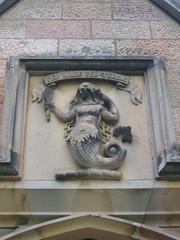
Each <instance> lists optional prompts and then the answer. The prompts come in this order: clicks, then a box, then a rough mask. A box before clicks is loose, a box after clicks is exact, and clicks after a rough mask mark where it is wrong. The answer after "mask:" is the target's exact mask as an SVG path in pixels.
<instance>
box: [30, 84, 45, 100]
mask: <svg viewBox="0 0 180 240" xmlns="http://www.w3.org/2000/svg"><path fill="white" fill-rule="evenodd" d="M44 90H45V86H44V85H43V84H38V85H36V86H35V87H34V88H33V89H32V102H37V103H40V102H41V101H42V99H43V93H44Z"/></svg>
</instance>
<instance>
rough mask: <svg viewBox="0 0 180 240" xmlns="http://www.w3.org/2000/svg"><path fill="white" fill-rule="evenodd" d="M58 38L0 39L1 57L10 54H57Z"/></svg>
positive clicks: (6, 56)
mask: <svg viewBox="0 0 180 240" xmlns="http://www.w3.org/2000/svg"><path fill="white" fill-rule="evenodd" d="M57 45H58V44H57V40H54V39H37V40H36V39H35V40H34V39H23V40H19V39H0V58H8V57H9V56H11V55H12V56H17V55H24V56H25V55H28V56H32V55H33V56H36V55H43V56H48V55H50V56H56V55H57Z"/></svg>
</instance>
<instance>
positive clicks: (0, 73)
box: [0, 59, 7, 82]
mask: <svg viewBox="0 0 180 240" xmlns="http://www.w3.org/2000/svg"><path fill="white" fill-rule="evenodd" d="M6 63H7V61H6V60H1V59H0V81H2V82H3V81H4V79H5V72H6Z"/></svg>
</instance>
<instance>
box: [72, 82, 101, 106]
mask: <svg viewBox="0 0 180 240" xmlns="http://www.w3.org/2000/svg"><path fill="white" fill-rule="evenodd" d="M102 96H103V94H102V93H101V90H100V89H96V88H95V86H94V85H93V84H91V83H89V82H84V83H81V84H80V86H79V88H78V89H77V92H76V97H75V98H74V99H73V101H72V102H71V105H77V104H78V103H81V102H83V101H85V100H87V99H91V100H93V101H94V102H96V103H99V104H101V102H102Z"/></svg>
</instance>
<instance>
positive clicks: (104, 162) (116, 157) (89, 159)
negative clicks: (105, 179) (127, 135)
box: [69, 136, 126, 170]
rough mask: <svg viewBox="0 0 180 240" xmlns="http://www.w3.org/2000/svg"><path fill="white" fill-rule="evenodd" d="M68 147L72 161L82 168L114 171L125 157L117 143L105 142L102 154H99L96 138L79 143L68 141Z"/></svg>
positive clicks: (98, 143) (89, 138)
mask: <svg viewBox="0 0 180 240" xmlns="http://www.w3.org/2000/svg"><path fill="white" fill-rule="evenodd" d="M69 146H70V149H71V152H72V154H73V156H74V159H75V160H76V162H77V163H78V164H79V165H80V166H81V167H83V168H99V169H109V170H114V169H117V168H119V167H120V165H121V163H122V161H123V159H124V158H125V157H126V150H124V149H122V148H121V146H120V144H119V142H117V141H114V142H113V141H109V142H107V143H106V144H105V145H104V149H103V154H100V153H99V150H100V139H99V138H98V137H91V136H89V137H88V138H86V139H84V140H83V141H81V142H76V141H73V140H70V141H69Z"/></svg>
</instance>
